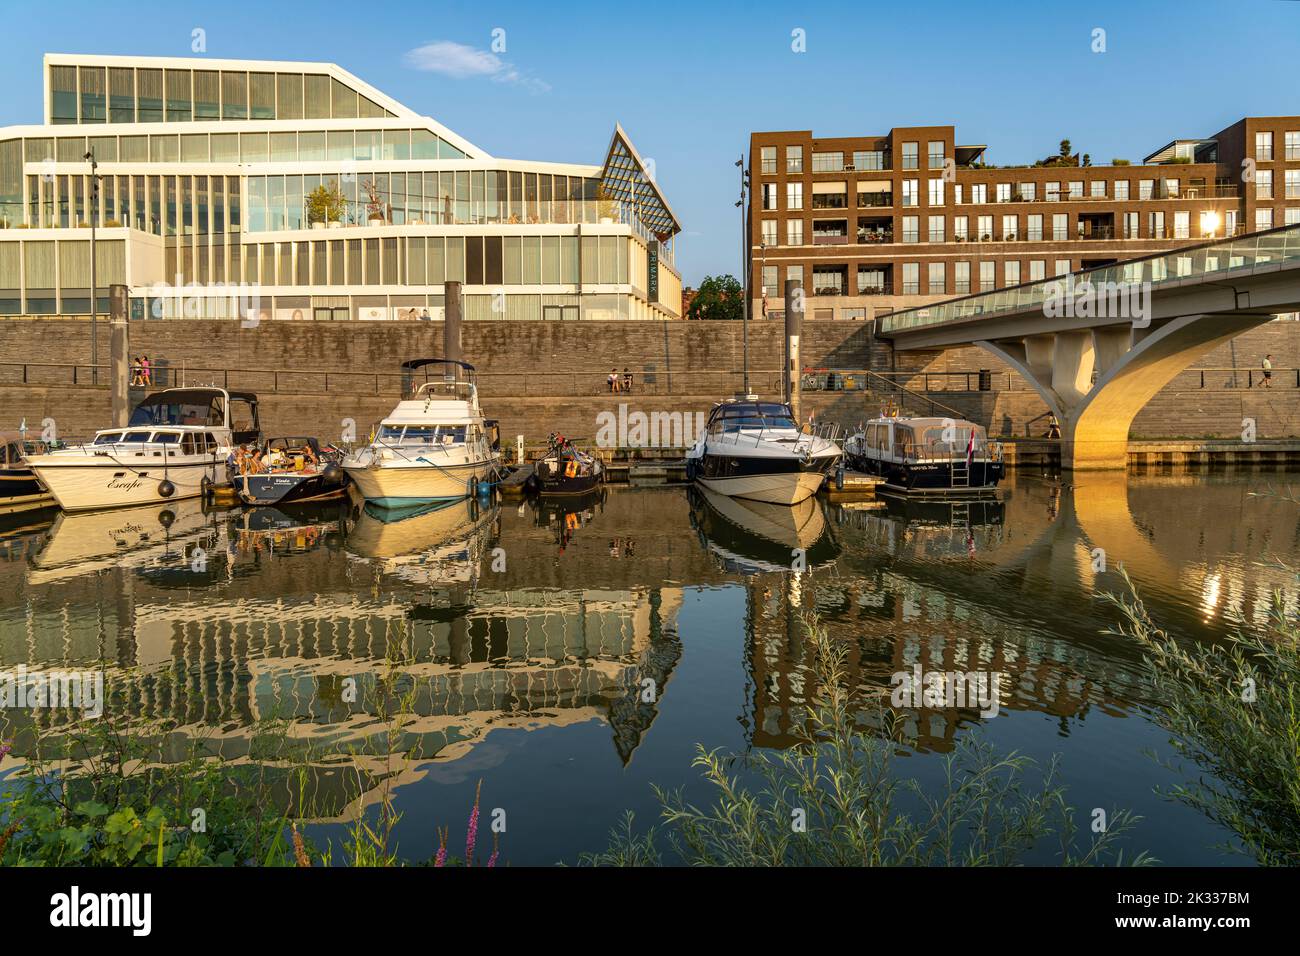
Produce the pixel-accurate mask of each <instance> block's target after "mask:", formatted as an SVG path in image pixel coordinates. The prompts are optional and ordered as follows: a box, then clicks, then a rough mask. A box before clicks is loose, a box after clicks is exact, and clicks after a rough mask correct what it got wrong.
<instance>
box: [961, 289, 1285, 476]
mask: <svg viewBox="0 0 1300 956" xmlns="http://www.w3.org/2000/svg"><path fill="white" fill-rule="evenodd" d="M1272 318H1273V315H1272V314H1271V313H1268V314H1263V313H1223V312H1218V313H1213V314H1209V313H1199V314H1195V315H1183V316H1179V317H1177V318H1174V319H1170V320H1169V321H1168V322H1164V323H1162V324H1160V325H1159V326H1157V327H1154V328H1149V327H1146V326H1132V325H1113V326H1102V327H1098V328H1095V329H1070V330H1063V331H1060V332H1055V333H1051V334H1034V335H1027V336H1024V337H1023V338H1022V339H1020V340H998V341H992V340H988V339H984V340H980V341H977V342H976V343H975V344H977V345H979V346H980V347H981V348H984V349H985V350H987V351H989V352H991V353H993V354H994V355H996V356H997V357H998V358H1000V359H1002V361H1004V362H1006V363H1007V364H1008V365H1010V366H1011V367H1012V368H1014V369H1015V370H1016V371H1017V372H1019V373H1020V374H1021V375H1022V376H1024V378H1025V379H1026V380H1027V381H1028V382H1029V383H1030V384H1031V385H1033V387H1034V389H1035V390H1036V391H1037V392H1038V394H1039V395H1040V396H1041V397H1042V399H1043V401H1044V402H1045V403H1046V404H1047V407H1048V409H1050V410H1051V412H1052V414H1053V415H1055V416H1056V418H1057V420H1058V421H1059V422H1060V425H1061V467H1062V468H1066V469H1070V470H1074V471H1102V470H1118V469H1122V468H1126V467H1127V466H1128V433H1129V428H1130V427H1131V426H1132V424H1133V419H1134V418H1136V417H1137V413H1138V412H1140V411H1141V410H1142V406H1144V405H1145V404H1146V403H1147V402H1148V401H1150V400H1151V398H1152V397H1153V396H1154V395H1155V394H1156V393H1157V392H1158V391H1160V389H1162V388H1164V387H1165V386H1166V385H1167V384H1169V382H1170V381H1171V380H1172V379H1173V377H1174V376H1175V375H1177V374H1178V373H1179V372H1181V371H1182V370H1183V369H1185V368H1187V366H1188V365H1190V364H1191V363H1193V362H1195V361H1197V360H1198V359H1200V358H1202V357H1204V356H1205V355H1206V354H1208V353H1209V352H1210V351H1212V350H1213V349H1214V348H1216V347H1217V346H1219V345H1220V344H1222V343H1224V342H1226V341H1228V340H1229V339H1231V338H1232V337H1233V336H1236V335H1240V334H1241V333H1242V332H1244V331H1246V330H1247V329H1250V328H1254V327H1255V326H1257V325H1262V324H1263V323H1265V322H1267V321H1269V320H1270V319H1272ZM1094 371H1095V374H1096V378H1095V381H1094V378H1093V376H1094Z"/></svg>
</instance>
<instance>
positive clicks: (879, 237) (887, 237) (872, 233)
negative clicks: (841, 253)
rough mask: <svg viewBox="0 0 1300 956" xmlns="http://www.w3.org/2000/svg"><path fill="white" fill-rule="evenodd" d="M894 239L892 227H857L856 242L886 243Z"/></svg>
mask: <svg viewBox="0 0 1300 956" xmlns="http://www.w3.org/2000/svg"><path fill="white" fill-rule="evenodd" d="M893 241H894V230H892V229H859V230H858V242H859V243H861V244H864V245H870V244H872V243H887V242H893Z"/></svg>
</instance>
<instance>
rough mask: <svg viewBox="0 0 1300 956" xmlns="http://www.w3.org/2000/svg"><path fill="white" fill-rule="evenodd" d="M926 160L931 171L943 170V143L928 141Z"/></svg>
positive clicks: (940, 141)
mask: <svg viewBox="0 0 1300 956" xmlns="http://www.w3.org/2000/svg"><path fill="white" fill-rule="evenodd" d="M927 145H928V152H927V154H926V158H927V160H928V162H929V166H930V168H931V169H943V159H944V156H943V141H942V140H933V139H932V140H930V142H929V143H928V144H927Z"/></svg>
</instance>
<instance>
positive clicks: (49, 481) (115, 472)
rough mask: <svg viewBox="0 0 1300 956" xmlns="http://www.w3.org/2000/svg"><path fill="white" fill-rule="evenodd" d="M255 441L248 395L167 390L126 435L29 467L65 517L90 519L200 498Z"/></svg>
mask: <svg viewBox="0 0 1300 956" xmlns="http://www.w3.org/2000/svg"><path fill="white" fill-rule="evenodd" d="M260 439H261V430H260V427H259V425H258V417H257V396H256V395H254V394H252V393H251V392H228V391H226V390H225V389H224V388H209V387H204V388H168V389H163V390H162V391H160V392H155V393H153V394H152V395H149V396H147V397H146V398H145V399H144V400H143V401H142V402H140V404H139V405H137V406H136V407H135V410H134V411H133V412H132V413H131V417H130V420H129V423H128V425H127V427H125V428H106V429H102V430H100V431H98V432H96V433H95V437H94V439H93V440H92V441H90V442H88V443H85V444H80V445H69V446H67V447H64V448H59V449H56V450H49V451H46V452H44V453H43V454H37V455H29V456H27V463H28V464H29V465H31V468H32V470H33V471H34V472H35V473H36V476H37V477H38V478H40V480H41V482H42V483H43V484H44V485H45V487H46V488H48V489H49V490H50V493H51V494H52V495H53V496H54V499H55V500H56V501H57V502H58V503H59V507H60V508H62V509H63V510H64V511H94V510H97V509H100V508H121V507H126V506H130V505H146V504H154V503H157V502H162V501H173V500H176V499H180V498H195V497H199V496H200V495H203V496H206V495H208V494H210V493H212V492H213V491H215V489H217V488H218V487H221V486H224V485H226V484H228V483H229V481H230V476H229V474H228V473H227V469H226V459H227V457H228V456H229V455H231V453H232V451H233V450H234V449H235V448H236V447H238V446H240V445H243V444H249V443H252V444H255V443H256V442H258V441H259V440H260Z"/></svg>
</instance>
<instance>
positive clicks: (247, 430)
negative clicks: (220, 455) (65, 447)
mask: <svg viewBox="0 0 1300 956" xmlns="http://www.w3.org/2000/svg"><path fill="white" fill-rule="evenodd" d="M127 424H128V425H130V426H132V427H133V428H137V427H140V426H149V425H175V426H188V427H195V426H197V427H208V428H228V429H230V432H231V435H230V437H231V441H232V442H233V443H234V444H236V445H243V444H256V443H257V442H259V441H261V438H262V429H261V424H260V422H259V420H258V413H257V396H256V395H255V394H253V393H252V392H227V391H226V390H225V389H222V388H168V389H164V390H163V391H161V392H154V393H153V394H152V395H148V396H146V397H145V398H144V400H143V401H141V402H140V404H139V405H137V406H136V407H135V411H133V412H132V413H131V418H130V421H129V422H128V423H127ZM127 440H143V439H127ZM156 440H160V441H161V440H163V439H156ZM96 441H98V439H96Z"/></svg>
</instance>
